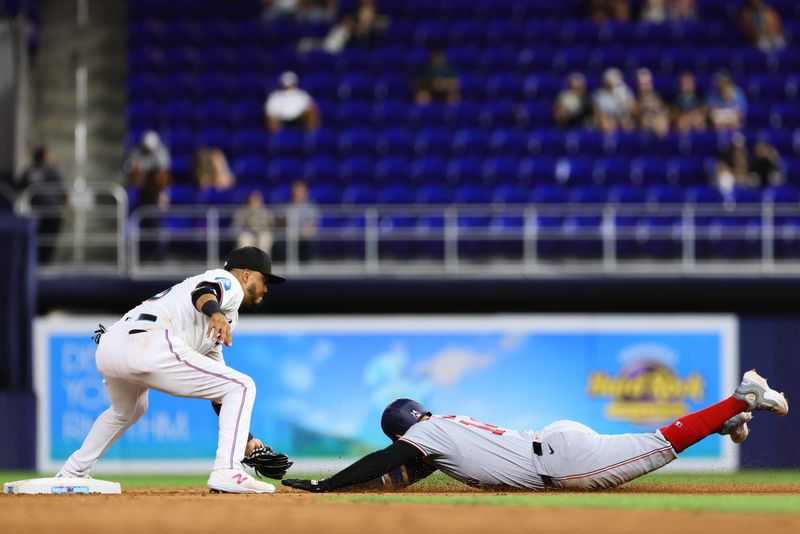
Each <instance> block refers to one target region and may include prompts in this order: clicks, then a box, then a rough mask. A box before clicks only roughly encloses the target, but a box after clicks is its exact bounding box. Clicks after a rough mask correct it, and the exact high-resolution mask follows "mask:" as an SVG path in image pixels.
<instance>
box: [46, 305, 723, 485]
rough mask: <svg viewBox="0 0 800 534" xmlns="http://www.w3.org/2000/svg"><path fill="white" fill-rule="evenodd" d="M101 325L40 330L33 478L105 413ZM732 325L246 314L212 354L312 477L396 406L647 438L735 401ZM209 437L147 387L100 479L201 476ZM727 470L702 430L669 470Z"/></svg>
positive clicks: (261, 427)
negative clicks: (560, 423) (569, 423)
mask: <svg viewBox="0 0 800 534" xmlns="http://www.w3.org/2000/svg"><path fill="white" fill-rule="evenodd" d="M104 321H105V322H104ZM98 322H103V323H104V324H110V323H112V322H113V319H111V320H109V319H108V318H100V317H86V318H84V317H82V318H70V319H63V318H60V319H58V320H55V319H53V320H51V319H46V318H45V319H40V320H38V321H37V324H36V383H37V395H38V399H39V413H38V418H39V421H38V429H39V433H38V467H39V469H41V470H43V471H55V470H56V469H57V468H58V467H59V466H60V465H61V463H62V462H63V461H64V459H66V458H67V457H68V456H69V454H71V453H72V452H73V451H74V450H75V449H77V448H78V447H79V446H80V444H81V442H82V440H83V438H84V436H85V435H86V433H87V432H88V431H89V428H91V425H92V423H93V422H94V420H95V418H96V417H97V416H98V415H99V414H100V413H101V412H102V411H103V410H105V409H106V408H107V407H108V406H109V401H108V398H107V396H106V393H105V389H104V387H103V383H102V377H101V376H100V375H99V373H98V372H97V370H96V369H95V365H94V350H95V344H94V341H93V340H92V339H91V337H90V334H91V332H92V330H93V329H94V328H95V325H96V324H97V323H98ZM737 328H738V327H737V322H736V319H735V318H733V317H730V316H719V315H714V316H708V315H692V316H644V317H642V316H637V317H632V316H574V315H570V316H531V315H524V316H520V315H512V316H497V315H491V316H479V317H477V316H468V317H456V316H448V317H441V316H437V317H430V316H398V317H377V318H371V317H319V318H308V317H306V318H268V317H259V318H246V317H245V318H243V320H242V321H241V322H240V324H239V327H238V328H237V329H236V330H235V331H234V338H233V339H234V342H233V346H232V347H226V348H225V350H224V352H225V360H226V362H227V364H228V365H229V366H231V367H233V368H235V369H237V370H239V371H241V372H243V373H246V374H248V375H250V376H251V377H252V378H253V379H254V380H255V382H256V385H257V387H258V393H257V397H256V401H255V406H254V411H253V417H252V421H251V431H252V432H253V434H255V435H256V436H258V437H260V438H262V439H263V440H264V441H266V442H268V443H269V444H270V445H272V446H273V447H274V448H275V449H277V450H280V451H283V452H286V453H287V454H289V455H290V456H292V457H294V458H295V459H297V460H298V465H304V466H306V468H308V469H314V468H335V467H338V466H342V465H343V464H345V463H346V462H347V461H348V460H350V459H353V458H355V457H358V456H360V455H363V454H365V453H368V452H371V451H373V450H376V449H379V448H383V447H385V446H387V445H388V444H389V441H388V439H387V438H386V437H385V436H384V435H383V433H382V432H381V429H380V415H381V412H382V410H383V408H384V407H385V405H386V404H388V403H389V402H391V401H392V400H393V399H395V398H398V397H410V398H414V399H416V400H419V401H420V402H422V403H423V404H424V405H425V406H426V407H427V408H428V409H430V410H431V411H432V412H434V413H438V414H455V413H458V414H464V415H469V416H472V417H474V418H475V419H478V420H481V421H488V422H490V423H492V424H495V425H499V426H502V427H506V428H518V429H524V430H537V429H541V428H542V427H544V426H546V425H547V424H549V423H551V422H553V421H556V420H560V419H572V420H577V421H580V422H582V423H584V424H586V425H588V426H590V427H592V428H593V429H595V430H596V431H598V432H600V433H625V432H652V431H653V430H655V429H656V428H658V427H660V426H664V425H665V424H668V423H670V422H671V421H673V420H674V419H676V418H677V417H679V416H680V415H682V414H685V413H688V412H692V411H695V410H697V409H700V408H702V407H704V406H706V405H708V404H711V403H713V402H716V401H718V400H720V399H722V398H724V397H726V396H727V395H729V394H730V393H731V392H732V391H733V389H734V387H735V385H736V383H738V376H737V375H738V372H739V370H738V354H737V346H738V333H737ZM141 357H143V358H146V357H147V355H146V354H142V355H141ZM216 442H217V416H216V414H215V413H214V411H213V410H212V408H211V406H210V403H209V402H208V401H205V400H198V399H186V398H177V397H172V396H170V395H166V394H164V393H161V392H158V391H151V392H150V399H149V409H148V411H147V413H145V415H144V416H143V417H142V419H141V420H140V421H138V422H137V423H136V424H135V425H133V426H132V427H131V428H130V429H129V430H128V432H127V433H126V434H125V435H124V436H123V437H122V438H121V439H120V440H119V441H118V442H117V443H116V444H115V445H114V446H113V447H111V448H110V449H109V451H108V452H107V453H106V455H105V457H104V458H103V459H102V460H101V461H100V463H99V464H98V471H115V472H120V471H133V470H135V471H139V472H142V471H155V472H158V471H171V472H176V471H205V470H208V469H209V468H210V466H211V463H212V459H213V456H214V451H215V448H216ZM737 465H738V456H737V452H736V449H735V447H734V446H733V445H732V444H731V443H730V441H729V440H728V439H727V438H726V439H722V438H721V437H720V436H712V437H710V438H708V439H706V440H704V441H702V442H701V443H699V444H697V445H695V446H693V447H692V448H690V449H689V450H687V451H686V452H684V453H683V454H681V457H680V458H679V460H678V461H676V462H674V463H673V464H670V466H668V467H669V468H670V469H678V470H712V469H713V470H732V469H735V468H736V466H737Z"/></svg>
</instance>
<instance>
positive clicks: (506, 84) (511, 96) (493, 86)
mask: <svg viewBox="0 0 800 534" xmlns="http://www.w3.org/2000/svg"><path fill="white" fill-rule="evenodd" d="M522 88H523V84H522V79H521V78H520V77H519V76H517V75H516V74H508V73H504V72H503V73H497V74H493V75H492V76H490V77H489V79H488V80H486V85H485V86H484V90H485V92H486V98H487V99H491V100H510V101H512V102H515V101H518V100H520V99H521V96H522Z"/></svg>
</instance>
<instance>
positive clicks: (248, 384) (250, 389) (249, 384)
mask: <svg viewBox="0 0 800 534" xmlns="http://www.w3.org/2000/svg"><path fill="white" fill-rule="evenodd" d="M239 382H241V383H242V385H243V386H244V388H245V389H246V390H247V396H248V397H255V396H256V382H255V380H253V379H252V378H250V377H249V376H247V375H242V376H241V377H240V378H239Z"/></svg>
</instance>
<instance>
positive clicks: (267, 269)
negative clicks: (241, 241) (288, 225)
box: [225, 247, 286, 284]
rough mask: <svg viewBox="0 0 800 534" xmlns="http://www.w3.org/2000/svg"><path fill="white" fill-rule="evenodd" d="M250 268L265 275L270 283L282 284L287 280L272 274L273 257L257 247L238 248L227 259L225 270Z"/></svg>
mask: <svg viewBox="0 0 800 534" xmlns="http://www.w3.org/2000/svg"><path fill="white" fill-rule="evenodd" d="M231 269H250V270H251V271H257V272H259V273H261V274H263V275H264V278H266V279H267V282H269V283H270V284H282V283H284V282H285V281H286V279H285V278H283V277H282V276H277V275H275V274H272V259H271V258H270V257H269V254H267V253H266V252H264V251H263V250H261V249H260V248H257V247H241V248H237V249H235V250H233V251H231V253H230V254H229V255H228V259H227V260H225V270H226V271H230V270H231Z"/></svg>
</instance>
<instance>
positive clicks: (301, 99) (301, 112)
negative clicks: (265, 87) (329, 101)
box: [264, 71, 320, 133]
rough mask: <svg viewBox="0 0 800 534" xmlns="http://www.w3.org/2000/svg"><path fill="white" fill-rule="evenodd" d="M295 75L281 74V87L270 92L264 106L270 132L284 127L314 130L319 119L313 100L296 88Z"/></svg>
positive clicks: (289, 72) (317, 125)
mask: <svg viewBox="0 0 800 534" xmlns="http://www.w3.org/2000/svg"><path fill="white" fill-rule="evenodd" d="M297 82H298V80H297V75H296V74H295V73H294V72H291V71H287V72H284V73H283V74H281V76H280V84H281V87H280V88H279V89H276V90H275V91H272V92H271V93H270V94H269V97H267V101H266V103H265V104H264V117H265V121H266V124H267V128H268V129H269V131H270V132H273V133H274V132H277V131H280V130H281V129H282V128H285V127H299V128H303V129H306V130H315V129H317V128H318V127H319V123H320V117H319V111H318V110H317V105H316V104H315V103H314V99H313V98H312V97H311V95H309V94H308V93H307V92H306V91H304V90H302V89H300V88H299V87H297Z"/></svg>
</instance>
